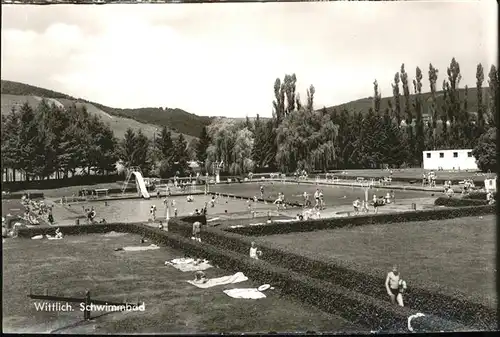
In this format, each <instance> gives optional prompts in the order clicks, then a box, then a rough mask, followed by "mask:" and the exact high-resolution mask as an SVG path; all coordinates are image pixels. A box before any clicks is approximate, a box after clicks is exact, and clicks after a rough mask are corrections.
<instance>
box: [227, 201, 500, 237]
mask: <svg viewBox="0 0 500 337" xmlns="http://www.w3.org/2000/svg"><path fill="white" fill-rule="evenodd" d="M491 213H495V205H486V206H469V207H459V208H443V209H431V210H419V211H408V212H400V213H388V214H368V215H358V216H352V217H342V218H327V219H312V220H307V221H297V222H290V223H286V224H283V223H276V222H274V223H271V224H265V225H261V226H248V227H240V228H227V229H225V230H226V231H228V232H233V233H238V234H243V235H248V236H263V235H275V234H286V233H296V232H311V231H317V230H323V229H335V228H342V227H349V226H353V227H354V226H364V225H371V224H387V223H395V222H410V221H430V220H443V219H453V218H460V217H466V216H476V215H484V214H491Z"/></svg>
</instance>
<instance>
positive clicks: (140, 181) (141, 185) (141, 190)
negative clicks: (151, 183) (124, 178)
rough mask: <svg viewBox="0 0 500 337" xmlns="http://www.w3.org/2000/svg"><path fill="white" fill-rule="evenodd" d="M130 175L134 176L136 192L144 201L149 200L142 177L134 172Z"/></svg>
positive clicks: (139, 173)
mask: <svg viewBox="0 0 500 337" xmlns="http://www.w3.org/2000/svg"><path fill="white" fill-rule="evenodd" d="M132 174H133V175H134V176H135V184H136V186H137V190H138V191H139V193H140V194H141V195H142V196H143V198H144V199H149V198H150V196H149V192H148V189H147V188H146V183H145V182H144V178H143V177H142V174H141V172H137V171H134V172H132Z"/></svg>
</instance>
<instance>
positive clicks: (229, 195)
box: [209, 192, 302, 207]
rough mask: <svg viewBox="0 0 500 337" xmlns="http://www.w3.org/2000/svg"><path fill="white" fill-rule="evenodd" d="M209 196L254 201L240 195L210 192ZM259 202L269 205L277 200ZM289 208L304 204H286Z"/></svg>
mask: <svg viewBox="0 0 500 337" xmlns="http://www.w3.org/2000/svg"><path fill="white" fill-rule="evenodd" d="M209 194H212V195H219V196H221V197H231V198H234V199H240V200H253V197H242V196H239V195H234V194H227V193H217V192H209ZM257 201H260V202H268V203H271V204H272V203H274V202H275V201H276V200H274V199H262V198H257ZM285 204H286V205H287V206H292V207H302V204H300V203H298V202H286V203H285Z"/></svg>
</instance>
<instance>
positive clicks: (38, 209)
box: [21, 194, 54, 225]
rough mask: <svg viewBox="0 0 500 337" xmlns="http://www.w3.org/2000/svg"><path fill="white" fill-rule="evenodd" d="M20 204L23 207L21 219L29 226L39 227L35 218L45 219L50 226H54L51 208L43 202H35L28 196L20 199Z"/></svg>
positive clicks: (25, 195) (38, 222)
mask: <svg viewBox="0 0 500 337" xmlns="http://www.w3.org/2000/svg"><path fill="white" fill-rule="evenodd" d="M21 204H22V205H23V206H24V207H25V212H24V214H23V216H22V217H21V219H22V220H24V221H26V223H27V224H29V225H39V224H40V221H39V220H38V218H37V217H43V218H45V219H46V220H47V221H48V222H49V223H50V224H51V225H53V224H54V215H53V213H52V208H53V206H52V205H50V206H48V205H47V204H46V203H45V202H44V201H43V200H41V201H37V200H32V199H30V197H29V195H28V194H24V195H23V196H22V197H21Z"/></svg>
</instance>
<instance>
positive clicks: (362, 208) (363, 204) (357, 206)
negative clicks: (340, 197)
mask: <svg viewBox="0 0 500 337" xmlns="http://www.w3.org/2000/svg"><path fill="white" fill-rule="evenodd" d="M395 201H396V195H395V193H394V191H393V190H391V191H390V192H387V193H386V195H385V196H383V195H381V196H379V197H377V195H376V194H374V195H373V197H372V200H371V202H367V201H366V200H363V201H361V199H360V198H359V197H358V198H356V200H354V201H353V202H352V206H353V208H354V213H355V214H358V213H360V212H362V213H368V212H369V210H368V205H371V206H373V211H374V212H375V213H378V208H379V207H380V206H384V205H388V204H391V203H392V204H394V203H395Z"/></svg>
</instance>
